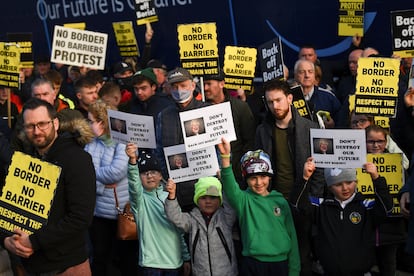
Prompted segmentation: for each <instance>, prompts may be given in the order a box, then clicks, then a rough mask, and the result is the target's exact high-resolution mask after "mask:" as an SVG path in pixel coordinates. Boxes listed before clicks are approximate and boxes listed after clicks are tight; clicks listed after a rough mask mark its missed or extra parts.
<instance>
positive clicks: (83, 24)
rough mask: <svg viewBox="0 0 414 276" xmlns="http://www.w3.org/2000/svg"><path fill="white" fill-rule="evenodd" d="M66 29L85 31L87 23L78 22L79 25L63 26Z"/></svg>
mask: <svg viewBox="0 0 414 276" xmlns="http://www.w3.org/2000/svg"><path fill="white" fill-rule="evenodd" d="M63 27H65V28H71V29H77V30H85V29H86V23H85V22H77V23H65V24H63Z"/></svg>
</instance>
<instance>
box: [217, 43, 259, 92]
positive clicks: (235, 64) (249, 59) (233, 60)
mask: <svg viewBox="0 0 414 276" xmlns="http://www.w3.org/2000/svg"><path fill="white" fill-rule="evenodd" d="M256 56H257V50H256V49H255V48H246V47H235V46H227V47H226V49H225V51H224V66H223V70H224V73H225V74H226V78H225V87H226V88H227V89H234V90H237V89H239V88H242V89H243V90H245V91H251V90H252V86H253V78H254V73H255V69H256Z"/></svg>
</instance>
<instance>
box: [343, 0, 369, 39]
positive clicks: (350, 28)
mask: <svg viewBox="0 0 414 276" xmlns="http://www.w3.org/2000/svg"><path fill="white" fill-rule="evenodd" d="M364 2H365V1H364V0H339V23H338V35H339V36H354V35H356V34H358V35H359V36H363V35H364V6H365V3H364Z"/></svg>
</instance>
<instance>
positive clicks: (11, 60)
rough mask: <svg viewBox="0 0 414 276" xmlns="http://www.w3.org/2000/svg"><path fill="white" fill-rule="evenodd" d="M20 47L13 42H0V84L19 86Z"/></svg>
mask: <svg viewBox="0 0 414 276" xmlns="http://www.w3.org/2000/svg"><path fill="white" fill-rule="evenodd" d="M19 71H20V49H19V47H18V45H17V44H15V43H7V42H0V85H2V86H5V87H10V88H19Z"/></svg>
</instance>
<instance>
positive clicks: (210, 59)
mask: <svg viewBox="0 0 414 276" xmlns="http://www.w3.org/2000/svg"><path fill="white" fill-rule="evenodd" d="M177 32H178V42H179V47H180V59H181V66H182V67H183V68H185V69H187V70H188V71H189V72H190V73H191V74H192V75H193V76H203V75H218V72H219V55H218V47H217V32H216V23H200V24H180V25H178V26H177Z"/></svg>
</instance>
